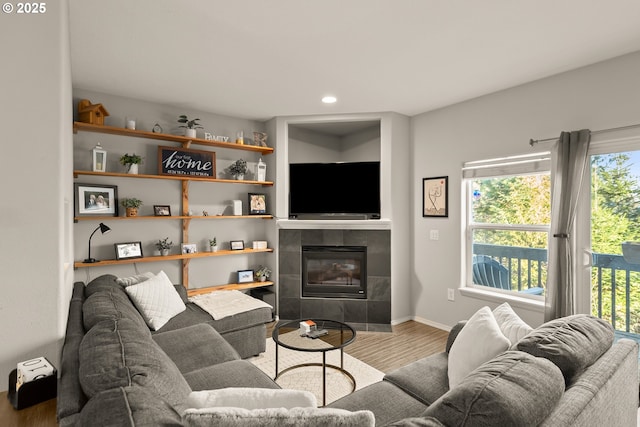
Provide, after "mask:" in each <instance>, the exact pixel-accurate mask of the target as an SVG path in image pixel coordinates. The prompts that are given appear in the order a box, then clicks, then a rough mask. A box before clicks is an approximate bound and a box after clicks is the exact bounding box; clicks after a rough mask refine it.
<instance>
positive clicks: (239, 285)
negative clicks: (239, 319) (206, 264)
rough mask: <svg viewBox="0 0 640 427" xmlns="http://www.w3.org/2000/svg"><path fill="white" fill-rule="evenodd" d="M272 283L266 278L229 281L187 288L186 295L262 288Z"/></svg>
mask: <svg viewBox="0 0 640 427" xmlns="http://www.w3.org/2000/svg"><path fill="white" fill-rule="evenodd" d="M272 285H273V282H270V281H268V280H267V281H265V282H250V283H229V284H227V285H218V286H207V287H206V288H195V289H187V295H188V296H190V297H192V296H194V295H202V294H208V293H210V292H214V291H233V290H238V291H240V290H243V289H254V288H264V287H267V286H272Z"/></svg>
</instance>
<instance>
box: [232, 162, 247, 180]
mask: <svg viewBox="0 0 640 427" xmlns="http://www.w3.org/2000/svg"><path fill="white" fill-rule="evenodd" d="M248 170H249V168H248V167H247V161H246V160H243V159H238V160H236V161H235V162H233V163H232V164H231V166H229V173H230V174H231V175H232V176H238V175H244V174H245V173H247V171H248Z"/></svg>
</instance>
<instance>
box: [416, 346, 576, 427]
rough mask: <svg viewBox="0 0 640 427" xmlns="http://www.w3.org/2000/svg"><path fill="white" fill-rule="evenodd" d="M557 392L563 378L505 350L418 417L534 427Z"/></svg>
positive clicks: (547, 365)
mask: <svg viewBox="0 0 640 427" xmlns="http://www.w3.org/2000/svg"><path fill="white" fill-rule="evenodd" d="M563 393H564V379H563V377H562V373H561V372H560V370H559V369H558V368H557V367H556V366H555V365H554V364H553V363H551V362H550V361H549V360H547V359H543V358H537V357H533V356H531V355H530V354H527V353H523V352H519V351H508V352H505V353H503V354H501V355H499V356H497V357H495V358H494V359H492V360H490V361H488V362H487V363H485V364H483V365H482V366H480V367H479V368H477V369H476V370H474V371H473V372H472V373H470V374H469V375H468V376H467V377H465V378H464V380H463V381H462V382H461V383H460V384H458V386H457V387H455V388H453V389H451V390H450V391H449V392H448V393H446V394H445V395H444V396H442V397H441V398H440V399H439V400H438V401H437V402H435V403H434V404H433V405H431V406H429V408H427V410H426V411H425V412H424V414H423V416H426V417H434V418H437V419H438V420H440V421H441V422H443V423H446V425H448V426H462V425H464V426H466V427H472V426H511V427H515V426H536V425H539V424H540V423H541V422H542V421H543V420H545V419H546V418H547V417H548V416H549V414H550V413H551V412H552V411H553V408H554V407H555V406H556V404H557V403H558V401H559V400H560V398H561V397H562V394H563Z"/></svg>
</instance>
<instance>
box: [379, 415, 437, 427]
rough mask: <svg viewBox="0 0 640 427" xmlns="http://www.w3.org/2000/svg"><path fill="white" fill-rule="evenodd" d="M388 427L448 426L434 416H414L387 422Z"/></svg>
mask: <svg viewBox="0 0 640 427" xmlns="http://www.w3.org/2000/svg"><path fill="white" fill-rule="evenodd" d="M386 426H387V427H447V426H445V425H444V424H442V423H441V422H440V421H439V420H438V419H436V418H433V417H413V418H405V419H402V420H400V421H396V422H395V423H392V424H386Z"/></svg>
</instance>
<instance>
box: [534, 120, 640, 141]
mask: <svg viewBox="0 0 640 427" xmlns="http://www.w3.org/2000/svg"><path fill="white" fill-rule="evenodd" d="M637 127H640V123H637V124H635V125H628V126H620V127H617V128H609V129H600V130H594V131H592V132H591V135H597V134H599V133H604V132H612V131H614V130H624V129H633V128H637ZM557 140H558V137H555V138H545V139H530V140H529V145H530V146H532V147H533V146H534V145H535V144H543V143H545V142H550V141H557Z"/></svg>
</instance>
